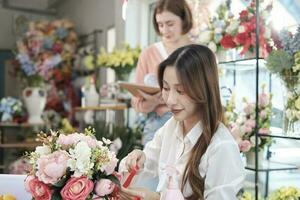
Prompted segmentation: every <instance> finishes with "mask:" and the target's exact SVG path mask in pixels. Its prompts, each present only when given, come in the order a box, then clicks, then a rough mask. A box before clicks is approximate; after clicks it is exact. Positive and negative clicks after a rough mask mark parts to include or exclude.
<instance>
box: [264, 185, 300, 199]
mask: <svg viewBox="0 0 300 200" xmlns="http://www.w3.org/2000/svg"><path fill="white" fill-rule="evenodd" d="M268 199H269V200H299V199H300V189H299V188H295V187H282V188H280V189H278V190H275V191H274V192H272V194H271V195H270V197H269V198H268Z"/></svg>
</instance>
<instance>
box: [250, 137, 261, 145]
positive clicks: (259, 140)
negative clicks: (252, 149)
mask: <svg viewBox="0 0 300 200" xmlns="http://www.w3.org/2000/svg"><path fill="white" fill-rule="evenodd" d="M250 142H251V144H252V146H255V135H253V136H251V137H250ZM257 143H258V144H257V145H260V143H261V139H260V138H258V141H257Z"/></svg>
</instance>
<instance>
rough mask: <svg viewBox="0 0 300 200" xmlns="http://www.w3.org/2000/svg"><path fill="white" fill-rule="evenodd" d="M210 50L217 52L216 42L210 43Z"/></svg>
mask: <svg viewBox="0 0 300 200" xmlns="http://www.w3.org/2000/svg"><path fill="white" fill-rule="evenodd" d="M208 48H210V50H212V52H214V53H215V52H216V51H217V45H216V44H215V43H214V42H210V43H209V44H208Z"/></svg>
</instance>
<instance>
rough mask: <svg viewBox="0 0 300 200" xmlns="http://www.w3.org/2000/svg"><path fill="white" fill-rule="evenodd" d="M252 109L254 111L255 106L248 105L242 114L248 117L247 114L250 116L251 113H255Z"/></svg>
mask: <svg viewBox="0 0 300 200" xmlns="http://www.w3.org/2000/svg"><path fill="white" fill-rule="evenodd" d="M254 109H255V104H253V103H248V104H247V105H246V107H245V108H244V112H245V114H246V115H249V114H251V113H252V112H254V111H255V110H254Z"/></svg>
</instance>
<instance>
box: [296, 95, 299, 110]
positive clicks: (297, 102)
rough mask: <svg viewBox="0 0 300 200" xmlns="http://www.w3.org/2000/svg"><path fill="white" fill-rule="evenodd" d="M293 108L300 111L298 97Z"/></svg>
mask: <svg viewBox="0 0 300 200" xmlns="http://www.w3.org/2000/svg"><path fill="white" fill-rule="evenodd" d="M295 107H296V108H297V109H298V110H300V96H299V97H298V98H297V100H296V101H295Z"/></svg>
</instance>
